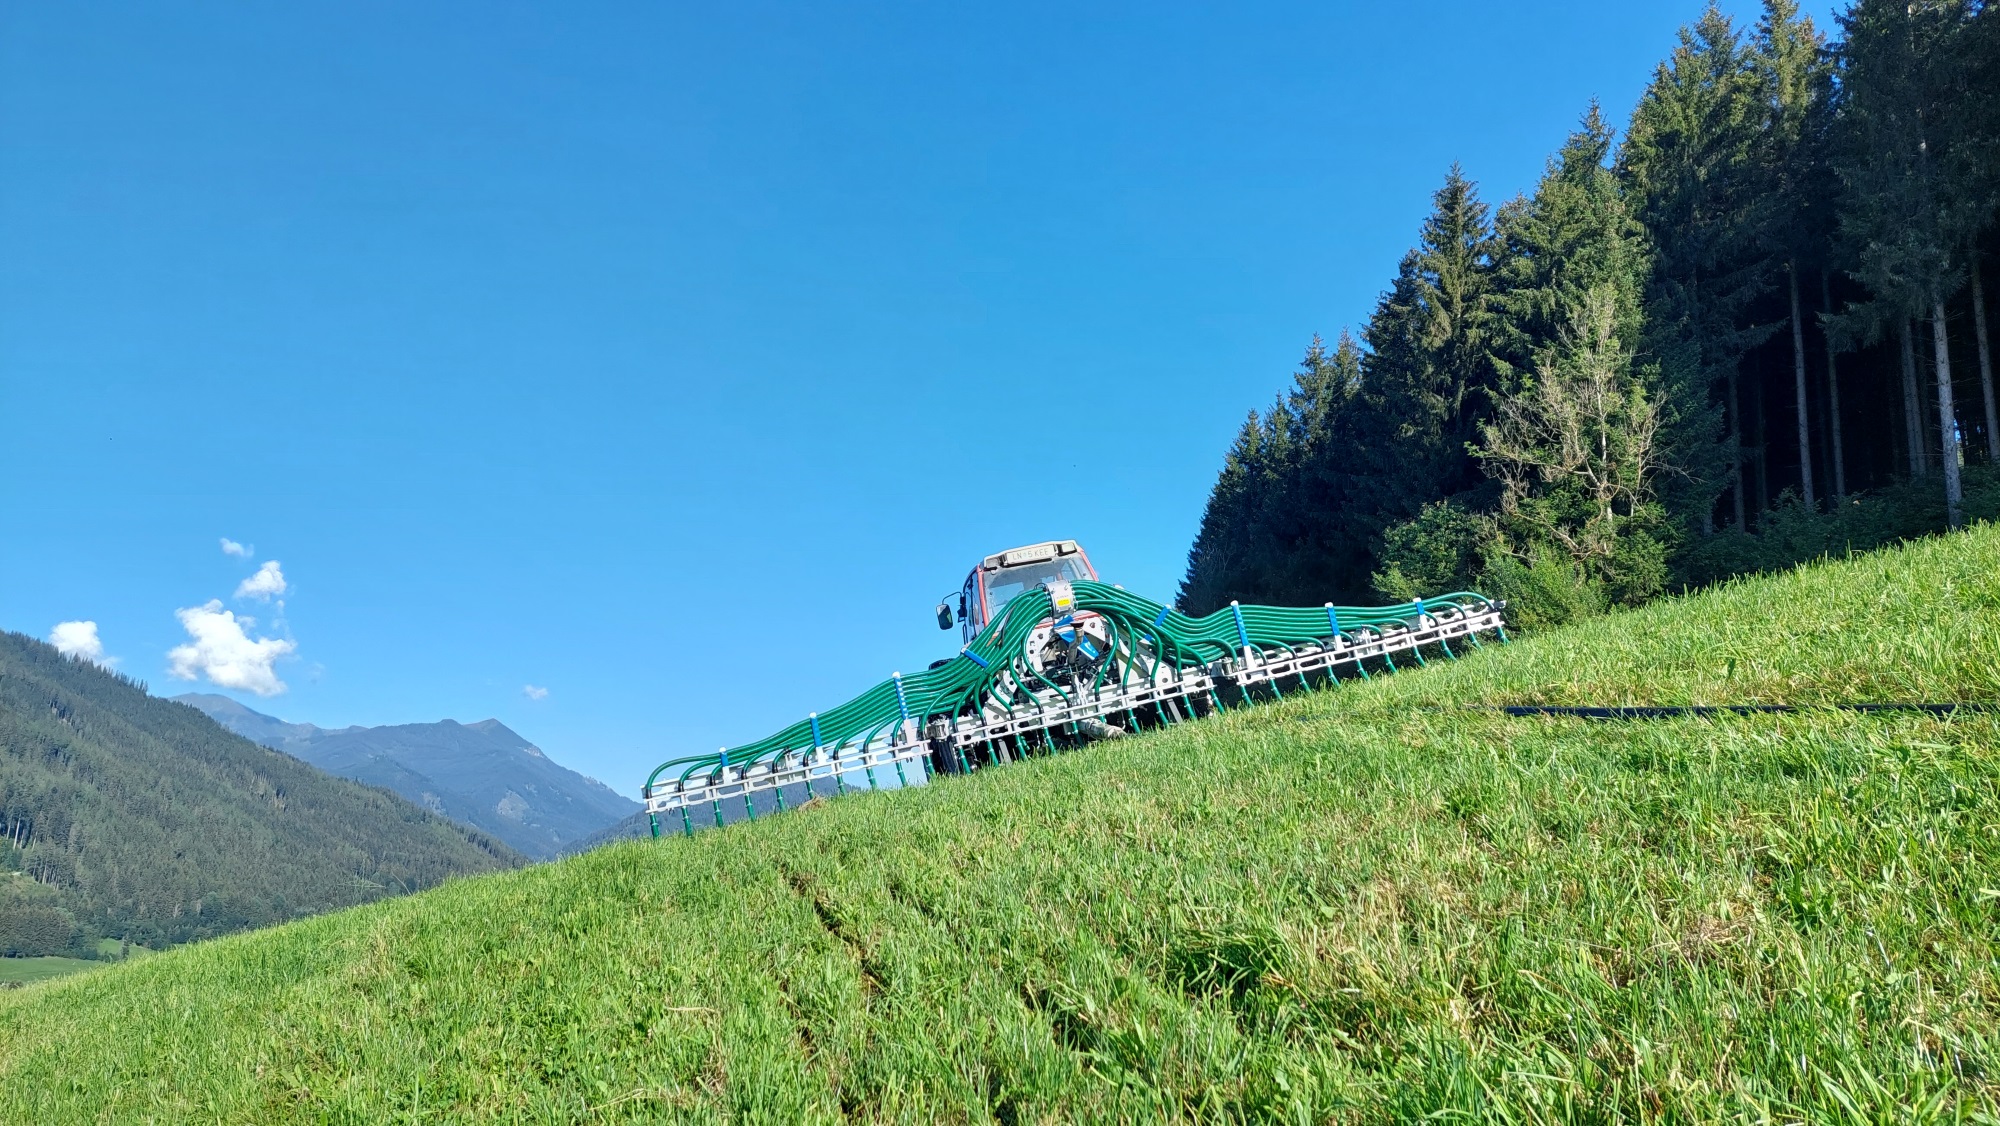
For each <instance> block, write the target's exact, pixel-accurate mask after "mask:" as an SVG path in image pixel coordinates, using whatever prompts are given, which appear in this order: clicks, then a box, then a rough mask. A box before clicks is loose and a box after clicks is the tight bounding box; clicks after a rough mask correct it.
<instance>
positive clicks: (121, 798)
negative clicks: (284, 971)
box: [0, 632, 523, 954]
mask: <svg viewBox="0 0 2000 1126" xmlns="http://www.w3.org/2000/svg"><path fill="white" fill-rule="evenodd" d="M522 862H523V858H522V857H521V856H520V855H519V854H518V853H516V852H515V851H514V850H513V849H511V848H509V847H508V846H506V845H505V844H502V843H501V842H499V841H498V840H495V839H493V838H492V837H490V836H488V835H487V834H485V833H482V832H478V831H468V830H466V829H465V828H463V827H462V826H459V825H456V824H453V823H452V822H451V821H449V820H446V819H445V818H442V817H438V816H436V815H434V814H432V813H431V812H429V811H427V810H424V809H422V808H419V807H418V806H415V805H412V804H411V803H409V802H407V801H404V800H403V799H402V798H399V797H397V796H395V795H394V794H389V793H384V792H382V791H381V790H377V789H372V788H370V787H368V786H363V785H360V784H357V783H356V782H353V781H350V780H348V779H345V778H336V777H333V776H331V775H329V774H327V773H325V772H322V771H320V770H317V769H314V768H313V767H311V766H309V765H307V764H305V763H302V762H300V761H298V760H297V759H295V758H293V757H291V756H288V755H283V754H278V753H275V752H273V751H270V750H267V749H266V748H264V747H261V746H258V745H257V744H255V743H253V742H251V741H250V740H248V739H244V738H242V737H241V736H238V735H236V734H233V733H231V732H229V731H225V730H224V729H223V728H221V727H219V726H217V725H216V724H215V723H214V722H212V721H211V720H209V719H208V717H206V716H204V715H202V714H201V713H200V712H198V711H196V710H194V709H192V708H187V707H183V706H181V705H180V704H177V703H173V702H171V701H168V700H163V699H160V698H158V697H156V696H151V695H149V694H147V692H146V690H145V688H144V687H143V686H142V685H140V684H138V683H136V682H134V681H132V680H129V679H127V678H125V677H122V676H119V675H117V674H115V673H111V672H108V671H106V670H104V669H102V668H99V667H98V666H96V665H93V664H90V663H88V662H85V661H79V660H74V659H72V658H69V657H65V656H63V655H62V654H60V653H58V652H56V650H55V649H54V648H53V647H52V646H49V645H47V644H44V643H43V642H40V641H37V640H35V639H34V638H31V637H26V636H24V635H21V634H18V633H7V632H0V953H16V954H32V953H56V952H59V951H62V950H70V949H75V950H85V949H88V948H89V945H90V943H91V942H92V941H93V940H94V939H96V938H126V939H130V940H132V941H134V942H138V943H142V944H144V945H147V946H160V945H166V944H171V943H177V942H185V941H188V940H190V939H197V938H206V937H210V936H213V935H219V934H224V933H227V932H230V931H235V930H242V929H245V928H248V927H255V926H263V925H267V924H270V923H277V922H283V921H285V920H287V919H292V918H296V917H298V916H300V915H307V914H313V913H316V912H321V911H327V910H331V909H333V908H336V907H346V906H351V905H353V904H356V903H362V902H366V901H368V900H371V899H377V898H380V897H382V896H384V895H392V894H396V893H400V892H407V891H415V890H417V889H419V888H426V887H430V886H432V885H435V884H438V883H441V882H443V881H444V880H445V879H447V878H449V877H452V876H461V875H469V874H473V873H478V872H491V871H497V870H500V869H503V868H510V867H514V866H517V865H519V864H521V863H522Z"/></svg>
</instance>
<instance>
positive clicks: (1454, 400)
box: [1179, 0, 2000, 628]
mask: <svg viewBox="0 0 2000 1126" xmlns="http://www.w3.org/2000/svg"><path fill="white" fill-rule="evenodd" d="M1836 24H1837V26H1835V27H1833V28H1822V27H1818V26H1815V24H1814V23H1813V21H1812V20H1811V19H1810V18H1809V17H1807V16H1805V15H1804V14H1803V13H1801V11H1800V10H1799V8H1798V6H1797V5H1796V4H1795V3H1792V2H1791V0H1767V2H1766V3H1765V5H1764V8H1763V12H1762V14H1761V16H1760V18H1758V19H1757V20H1756V21H1755V23H1754V24H1753V25H1751V26H1741V25H1739V24H1737V23H1735V22H1733V21H1732V20H1731V19H1730V18H1728V17H1726V16H1724V15H1723V14H1722V13H1720V12H1719V11H1717V10H1716V9H1714V8H1713V7H1711V8H1710V9H1709V10H1708V12H1707V13H1706V14H1704V15H1703V16H1702V18H1701V19H1700V20H1699V21H1698V22H1696V23H1695V24H1694V25H1692V26H1690V27H1686V28H1683V29H1682V31H1681V33H1680V36H1679V41H1678V44H1677V45H1676V46H1675V48H1674V50H1673V52H1672V54H1671V55H1670V57H1668V58H1667V59H1666V60H1664V61H1663V62H1661V63H1660V64H1659V65H1658V67H1657V69H1656V70H1655V72H1654V74H1653V77H1652V80H1651V82H1650V83H1649V84H1648V86H1647V87H1646V89H1645V91H1644V94H1643V95H1642V97H1641V98H1640V100H1639V103H1638V105H1637V106H1636V108H1635V109H1634V110H1633V112H1632V117H1631V120H1630V121H1629V122H1627V123H1626V124H1625V126H1624V127H1623V129H1622V130H1621V129H1619V128H1617V127H1616V126H1615V125H1614V123H1613V122H1611V121H1609V120H1607V119H1606V117H1605V115H1604V114H1603V113H1602V112H1601V110H1600V108H1599V107H1598V106H1596V105H1594V104H1593V105H1591V106H1590V107H1589V108H1588V109H1587V110H1586V112H1584V114H1583V115H1582V118H1581V121H1580V123H1579V124H1578V126H1577V128H1576V129H1575V131H1574V132H1573V133H1572V134H1571V135H1570V136H1569V137H1568V138H1567V139H1565V140H1564V141H1563V143H1562V145H1561V147H1560V148H1559V149H1558V150H1557V151H1556V152H1555V153H1554V155H1552V156H1550V157H1549V158H1548V162H1547V165H1546V168H1545V170H1544V172H1543V173H1542V175H1541V178H1540V180H1539V182H1538V183H1537V184H1536V185H1535V187H1534V189H1533V191H1532V192H1531V193H1529V194H1527V195H1525V196H1522V197H1519V198H1515V199H1511V200H1505V201H1501V202H1499V203H1498V204H1497V205H1496V204H1495V203H1493V202H1491V201H1488V200H1486V199H1483V198H1482V197H1481V195H1480V191H1479V187H1478V184H1477V183H1476V182H1475V181H1474V180H1473V179H1472V178H1471V176H1470V175H1469V174H1468V172H1467V171H1466V170H1463V169H1461V168H1458V167H1453V168H1451V169H1450V170H1449V171H1448V172H1446V174H1445V176H1444V182H1443V183H1442V184H1441V185H1440V186H1439V187H1438V189H1437V191H1436V193H1435V194H1434V196H1433V197H1432V206H1431V209H1430V214H1429V216H1428V218H1426V219H1425V220H1424V222H1423V225H1422V228H1421V230H1420V231H1419V232H1418V234H1417V239H1416V245H1415V247H1413V248H1412V249H1411V250H1410V251H1409V252H1408V253H1407V254H1405V255H1404V257H1403V259H1402V261H1401V263H1400V265H1399V266H1398V268H1397V271H1396V274H1395V276H1394V277H1393V278H1392V279H1390V281H1389V284H1388V286H1387V288H1386V290H1384V292H1383V293H1382V294H1381V297H1380V298H1379V300H1378V301H1377V303H1376V305H1375V308H1374V309H1373V311H1372V313H1371V314H1370V315H1369V316H1368V319H1367V321H1366V323H1365V324H1364V325H1362V326H1361V327H1360V329H1359V331H1358V332H1348V331H1342V332H1341V333H1340V335H1339V336H1338V338H1337V340H1336V341H1335V342H1334V343H1332V344H1330V345H1329V344H1327V343H1325V342H1324V341H1323V340H1322V339H1320V338H1319V337H1314V338H1313V340H1312V342H1311V344H1310V345H1309V346H1308V347H1307V349H1306V352H1305V357H1304V360H1303V361H1302V362H1301V364H1300V366H1299V369H1298V371H1297V373H1296V374H1295V375H1294V377H1293V379H1292V382H1291V385H1290V386H1289V387H1287V388H1286V389H1285V390H1284V391H1283V393H1281V394H1280V395H1279V396H1278V397H1277V400H1276V401H1275V402H1274V403H1273V404H1272V405H1271V406H1270V407H1269V408H1268V409H1266V410H1264V411H1261V412H1253V413H1252V414H1251V416H1250V417H1249V418H1248V419H1247V420H1246V421H1245V423H1244V424H1243V427H1242V429H1241V431H1240V432H1239V433H1238V435H1237V437H1236V439H1235V442H1234V444H1233V445H1232V446H1231V448H1230V449H1229V451H1228V454H1227V457H1226V459H1225V461H1224V464H1223V467H1222V471H1221V473H1220V476H1219V477H1218V479H1217V481H1216V483H1215V486H1214V491H1213V493H1212V494H1211V496H1210V498H1209V501H1208V506H1207V509H1206V512H1205V513H1204V516H1203V519H1202V522H1201V527H1200V532H1199V535H1198V537H1197V539H1196V541H1195V543H1194V546H1193V548H1192V550H1191V551H1190V553H1189V561H1188V570H1187V576H1186V579H1185V580H1184V581H1183V583H1182V587H1181V591H1180V596H1179V601H1180V605H1181V608H1182V609H1183V610H1186V611H1188V612H1190V613H1202V612H1206V611H1209V610H1212V609H1214V608H1215V607H1217V606H1219V605H1224V604H1227V603H1228V602H1229V600H1231V599H1241V600H1243V601H1245V602H1250V601H1255V602H1262V603H1272V604H1278V605H1297V604H1316V603H1318V602H1320V601H1324V600H1333V601H1336V602H1340V601H1345V602H1361V601H1371V600H1374V599H1376V598H1379V597H1390V598H1399V599H1400V598H1409V597H1412V596H1414V595H1418V594H1435V593H1438V592H1441V591H1447V590H1459V589H1466V588H1474V589H1478V590H1480V591H1482V592H1483V593H1486V594H1488V595H1491V596H1495V597H1504V598H1506V599H1508V600H1509V602H1510V605H1511V612H1510V614H1509V617H1510V619H1513V620H1516V621H1518V622H1519V623H1520V624H1521V625H1523V626H1526V627H1529V628H1533V627H1535V626H1542V625H1552V624H1558V623H1560V622H1564V621H1568V620H1572V619H1575V618H1579V617H1584V616H1588V615H1590V614H1593V613H1596V612H1600V611H1603V610H1606V609H1609V608H1613V607H1617V606H1629V605H1635V604H1638V603H1641V602H1644V601H1646V600H1647V599H1649V598H1651V597H1654V596H1656V595H1658V594H1661V593H1665V592H1667V591H1677V590H1681V589H1684V588H1687V587H1690V586H1696V585H1700V584H1705V583H1710V582H1714V581H1717V580H1719V579H1722V578H1726V577H1728V576H1731V575H1735V574H1741V573H1747V572H1754V571H1762V570H1770V569H1775V568H1779V567H1784V566H1789V565H1791V564H1793V563H1797V562H1800V561H1803V560H1806V559H1813V558H1818V557H1821V556H1823V555H1836V556H1837V555H1840V554H1843V553H1845V552H1847V551H1849V550H1863V549H1866V548H1870V547H1874V546H1878V545H1880V544H1883V543H1887V542H1891V541H1894V540H1898V539H1902V538H1906V537H1909V536H1912V535H1919V534H1923V533H1926V532H1930V531H1936V530H1942V529H1945V528H1947V527H1957V526H1959V525H1960V524H1962V523H1964V522H1965V521H1967V520H1969V519H1975V518H1982V517H1991V516H1994V515H1996V514H2000V418H1996V413H1997V412H2000V404H1996V402H1995V388H1994V375H1993V346H1992V342H1991V336H1992V325H1991V321H1992V319H1993V314H1992V306H1991V301H1992V298H1991V296H1990V293H1989V290H1990V288H1991V287H1992V286H1993V285H1994V284H2000V282H1996V281H1995V276H1996V262H1995V260H1996V258H2000V227H1996V222H1995V219H1996V215H1997V214H2000V208H1996V203H2000V191H1997V190H1996V184H2000V11H1996V10H1995V6H1994V5H1991V4H1986V3H1979V2H1974V0H1916V2H1905V0H1896V2H1893V3H1892V2H1881V0H1862V2H1860V3H1857V4H1854V5H1853V6H1851V7H1850V8H1848V9H1847V10H1846V11H1845V12H1844V13H1842V14H1840V15H1839V16H1838V17H1837V19H1836Z"/></svg>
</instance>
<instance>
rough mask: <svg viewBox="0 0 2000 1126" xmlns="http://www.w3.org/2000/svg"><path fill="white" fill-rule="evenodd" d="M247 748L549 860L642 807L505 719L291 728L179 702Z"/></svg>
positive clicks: (249, 713)
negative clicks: (391, 796)
mask: <svg viewBox="0 0 2000 1126" xmlns="http://www.w3.org/2000/svg"><path fill="white" fill-rule="evenodd" d="M174 698H175V699H176V700H178V701H180V702H181V703H184V704H187V705H189V706H190V707H195V708H199V709H201V711H203V712H205V713H207V715H208V716H209V717H210V718H211V719H214V720H215V721H216V722H217V723H220V724H222V725H223V726H224V727H227V728H229V729H230V730H231V731H234V732H236V733H237V734H238V735H241V736H243V737H244V738H246V739H250V740H253V741H255V742H258V743H262V744H264V745H265V746H267V747H271V748H273V749H275V750H280V751H284V752H285V753H286V754H289V755H292V756H294V757H297V758H300V759H303V760H305V761H306V762H309V763H311V764H313V765H314V766H317V767H319V768H320V769H321V770H325V771H328V772H330V773H333V774H338V775H341V776H342V777H344V778H352V779H354V780H356V781H359V782H366V783H368V784H369V785H371V786H381V787H383V788H385V789H389V790H394V791H395V792H396V793H399V794H401V795H403V796H404V797H406V798H408V799H410V800H411V801H413V802H416V803H417V804H419V805H421V806H424V807H425V808H426V809H429V810H431V811H432V812H434V813H439V814H442V815H444V816H446V817H449V818H451V819H452V820H454V821H458V822H460V823H462V824H466V825H470V826H473V827H474V828H477V829H481V830H483V831H485V832H488V833H491V834H492V835H494V836H496V837H498V838H500V839H501V840H503V841H505V842H507V844H509V845H510V846H512V847H514V848H516V849H518V850H520V851H521V852H523V853H525V854H527V855H529V856H532V857H535V858H536V859H543V860H546V859H548V858H550V857H553V856H557V855H560V854H562V853H564V852H568V851H571V849H570V848H568V847H567V846H569V845H571V844H572V843H574V842H577V841H581V840H583V839H584V838H587V837H591V836H593V835H595V834H597V833H598V832H600V831H602V830H604V829H607V828H609V827H610V826H612V825H614V824H616V823H617V822H619V821H620V820H621V819H623V818H626V817H629V816H630V815H631V814H632V813H633V812H635V811H636V810H638V809H639V808H640V807H639V803H638V802H635V801H633V800H632V799H631V798H628V797H625V796H624V795H622V794H620V793H618V792H617V791H615V790H613V789H612V788H611V787H609V786H606V785H605V784H604V783H602V782H599V781H597V780H596V779H594V778H587V777H585V776H584V775H581V774H578V773H577V772H576V771H574V770H571V769H569V768H568V767H565V766H560V765H558V764H557V763H555V762H553V761H552V760H550V758H549V757H548V756H547V755H545V754H543V753H542V750H541V748H539V747H537V746H535V745H534V744H533V743H530V742H528V741H527V740H526V739H523V738H521V737H520V736H519V735H517V734H515V733H514V732H513V731H511V730H509V729H508V728H507V725H506V724H503V723H501V722H500V721H499V720H497V719H484V720H480V721H479V722H478V723H458V722H456V721H454V720H449V719H447V720H443V721H441V722H438V723H406V724H401V725H398V726H393V727H343V728H338V729H329V728H324V727H317V726H315V725H313V724H310V723H287V722H285V721H284V720H281V719H277V718H275V717H273V716H268V715H265V714H264V713H262V712H259V711H255V710H253V709H251V708H247V707H245V706H244V705H242V704H240V703H238V702H237V701H235V700H232V699H230V698H229V697H227V696H217V695H213V694H209V693H189V694H187V695H184V696H176V697H174Z"/></svg>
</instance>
